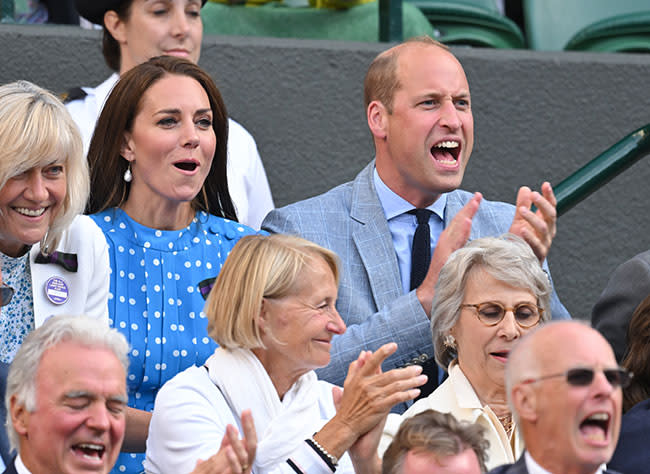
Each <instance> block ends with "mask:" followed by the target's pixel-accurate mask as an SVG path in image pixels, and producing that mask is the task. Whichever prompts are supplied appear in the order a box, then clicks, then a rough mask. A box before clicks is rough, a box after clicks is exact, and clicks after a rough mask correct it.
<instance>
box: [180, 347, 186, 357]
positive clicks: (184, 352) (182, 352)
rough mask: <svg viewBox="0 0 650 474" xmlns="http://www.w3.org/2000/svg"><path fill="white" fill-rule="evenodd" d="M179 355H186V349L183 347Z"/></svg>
mask: <svg viewBox="0 0 650 474" xmlns="http://www.w3.org/2000/svg"><path fill="white" fill-rule="evenodd" d="M181 355H182V356H183V357H185V356H187V351H186V350H185V349H183V350H182V351H181Z"/></svg>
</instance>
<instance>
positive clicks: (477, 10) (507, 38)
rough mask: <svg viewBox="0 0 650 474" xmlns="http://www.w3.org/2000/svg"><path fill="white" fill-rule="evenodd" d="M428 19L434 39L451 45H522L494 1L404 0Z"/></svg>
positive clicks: (517, 31) (520, 36)
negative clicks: (433, 31) (432, 29)
mask: <svg viewBox="0 0 650 474" xmlns="http://www.w3.org/2000/svg"><path fill="white" fill-rule="evenodd" d="M405 3H412V4H413V5H416V6H417V7H418V8H419V9H420V10H422V13H424V15H425V16H426V17H427V18H428V19H429V22H430V23H431V25H432V26H433V28H434V30H435V36H434V38H436V39H437V40H439V41H441V42H443V43H446V44H454V45H468V46H481V47H490V48H524V47H525V46H526V44H525V40H524V35H523V34H522V33H521V30H520V29H519V27H518V26H517V25H516V23H514V22H513V21H512V20H510V19H509V18H506V17H504V16H503V15H502V14H501V13H500V12H499V10H498V8H497V7H496V3H495V2H494V0H447V1H441V0H406V2H405Z"/></svg>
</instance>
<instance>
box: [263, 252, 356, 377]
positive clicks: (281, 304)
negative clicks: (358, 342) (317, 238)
mask: <svg viewBox="0 0 650 474" xmlns="http://www.w3.org/2000/svg"><path fill="white" fill-rule="evenodd" d="M336 296H337V287H336V281H335V279H334V275H333V274H332V270H331V269H330V267H329V265H327V263H326V262H325V261H324V260H323V259H322V258H320V257H313V258H311V259H310V261H308V262H307V264H306V266H305V268H304V270H303V271H302V272H301V274H300V276H299V277H298V279H297V284H296V287H295V291H293V292H292V293H291V294H290V295H288V296H285V297H284V298H279V299H266V298H265V299H264V303H263V307H262V314H261V316H260V328H261V329H262V341H263V342H264V345H265V346H266V349H265V350H263V351H262V352H263V353H264V354H263V355H262V356H261V357H260V360H262V363H263V364H264V366H265V368H266V369H267V372H269V375H270V376H271V379H272V380H274V378H277V379H278V380H279V379H284V380H286V379H291V380H293V381H294V382H295V380H296V379H297V378H298V377H300V376H301V375H303V374H305V373H306V372H308V371H310V370H313V369H317V368H320V367H325V366H326V365H327V364H329V361H330V350H331V348H332V344H331V342H332V337H333V336H334V335H336V334H343V332H345V323H344V322H343V320H342V319H341V316H340V315H339V313H338V311H337V310H336V307H335V303H336ZM274 382H275V380H274Z"/></svg>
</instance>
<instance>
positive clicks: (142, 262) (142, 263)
mask: <svg viewBox="0 0 650 474" xmlns="http://www.w3.org/2000/svg"><path fill="white" fill-rule="evenodd" d="M140 266H141V267H144V258H143V259H142V260H140Z"/></svg>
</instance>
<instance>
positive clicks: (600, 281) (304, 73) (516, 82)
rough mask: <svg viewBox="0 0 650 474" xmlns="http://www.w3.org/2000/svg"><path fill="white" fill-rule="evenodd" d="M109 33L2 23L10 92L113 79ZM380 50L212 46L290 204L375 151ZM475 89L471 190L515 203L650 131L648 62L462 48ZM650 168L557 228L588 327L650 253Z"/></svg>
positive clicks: (232, 97) (574, 307)
mask: <svg viewBox="0 0 650 474" xmlns="http://www.w3.org/2000/svg"><path fill="white" fill-rule="evenodd" d="M99 45H100V35H99V33H98V32H91V31H82V30H80V29H77V28H72V27H17V26H6V25H1V26H0V64H2V67H1V68H0V83H5V82H8V81H12V80H16V79H27V80H30V81H33V82H36V83H38V84H39V85H42V86H44V87H48V88H50V89H53V90H56V91H63V90H65V89H66V88H68V87H72V86H78V85H95V84H97V83H99V82H101V81H102V80H103V79H104V78H105V77H106V76H107V74H108V71H107V69H106V68H105V66H104V65H103V60H102V57H101V53H100V46H99ZM384 47H385V46H384V45H381V44H365V43H339V42H330V41H322V42H321V41H290V40H279V39H265V38H243V37H220V36H211V37H207V38H205V40H204V44H203V54H202V56H201V65H202V66H203V67H205V68H206V69H207V70H208V71H209V72H210V73H211V74H212V75H213V77H214V78H215V80H216V82H217V84H218V85H219V86H220V88H221V89H222V92H223V94H224V98H225V100H226V104H227V105H228V108H229V111H230V114H231V115H232V116H233V117H234V118H235V119H236V120H238V121H240V122H241V123H243V124H244V125H245V126H246V127H247V128H248V130H249V131H250V132H251V133H252V134H253V135H254V136H255V138H256V139H257V143H258V146H259V148H260V152H261V155H262V158H263V160H264V163H265V166H266V169H267V172H268V175H269V179H270V182H271V187H272V189H273V193H274V196H275V200H276V203H277V204H278V205H283V204H287V203H290V202H293V201H295V200H298V199H302V198H305V197H307V196H312V195H314V194H317V193H320V192H323V191H325V190H327V189H329V188H331V187H333V186H335V185H336V184H339V183H341V182H344V181H347V180H349V179H352V178H353V177H354V175H355V174H356V173H357V172H358V171H359V170H360V169H361V168H362V167H363V165H364V164H365V163H367V162H368V161H369V160H370V159H371V158H372V154H373V150H372V144H371V141H370V138H369V133H368V131H367V127H366V124H365V113H364V111H363V106H362V96H361V83H362V79H363V75H364V73H365V70H366V68H367V66H368V64H369V62H370V61H371V59H372V58H373V57H374V56H375V54H376V53H377V52H379V51H381V50H382V49H384ZM453 51H454V52H455V53H456V54H457V56H458V57H459V58H460V60H461V61H462V63H463V64H464V66H465V68H466V70H467V74H468V77H469V80H470V86H471V89H472V100H473V108H474V117H475V123H476V126H475V128H476V146H475V149H474V153H473V156H472V162H471V163H470V165H469V168H468V172H467V175H466V179H465V182H464V188H466V189H468V190H480V191H482V192H483V193H484V195H485V196H486V198H488V199H500V200H504V201H509V202H513V201H514V199H515V194H516V190H517V188H518V187H519V186H520V185H522V184H527V185H529V186H532V187H536V188H537V187H539V185H540V183H541V182H542V181H543V180H545V179H548V180H550V181H551V183H557V182H559V181H560V180H562V179H563V178H564V177H566V176H567V175H568V174H570V173H571V172H573V171H575V170H576V169H577V168H578V167H580V166H581V165H582V164H584V163H586V162H587V161H588V160H589V159H591V158H592V157H594V156H595V155H597V154H598V153H600V152H601V151H603V150H605V149H606V148H607V147H609V146H610V145H612V144H613V143H615V142H616V141H618V140H619V139H620V138H621V137H623V136H624V135H625V134H627V133H629V132H630V131H632V130H634V129H636V128H638V127H640V126H642V125H645V124H646V123H649V122H650V99H649V98H648V84H649V83H650V56H642V55H606V54H598V55H595V54H581V53H540V52H532V51H510V50H484V49H471V48H455V49H454V50H453ZM648 160H650V158H648V159H646V161H642V162H640V163H637V164H636V165H635V166H634V167H633V168H631V169H630V170H628V171H627V172H626V173H625V174H624V175H622V176H620V177H619V178H617V179H616V180H615V181H613V182H612V183H610V184H609V185H608V186H607V187H606V188H604V189H602V190H600V191H599V192H598V193H596V194H595V195H593V196H591V197H590V198H589V199H588V200H586V201H585V202H583V203H582V204H580V205H579V206H578V207H577V208H575V209H573V210H572V211H570V212H568V213H567V214H565V215H564V216H563V217H562V218H561V219H560V221H559V228H558V236H557V238H556V240H555V242H554V245H553V248H552V250H551V255H550V261H551V268H552V271H553V276H554V279H555V283H556V286H557V288H558V292H559V294H560V296H561V298H562V299H563V301H564V302H565V304H566V305H567V307H568V308H569V310H570V311H571V313H572V314H573V315H574V316H575V317H581V318H585V317H587V316H588V315H589V314H590V311H591V306H592V304H593V302H594V300H595V298H597V296H598V295H599V293H600V291H601V290H602V288H603V286H604V285H605V283H606V281H607V279H608V277H609V274H610V273H611V272H612V270H613V269H614V267H615V266H616V265H617V264H618V263H620V262H622V261H624V260H626V259H628V258H630V257H632V256H633V255H635V254H636V253H638V252H641V251H643V250H646V249H647V248H649V247H650V238H648V233H649V231H650V212H648V205H647V202H648V201H650V186H648V183H649V182H650V161H648Z"/></svg>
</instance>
